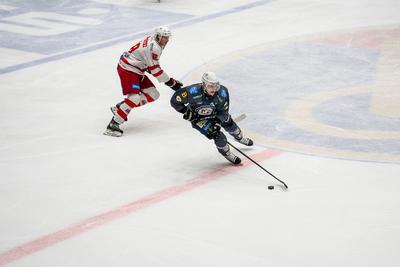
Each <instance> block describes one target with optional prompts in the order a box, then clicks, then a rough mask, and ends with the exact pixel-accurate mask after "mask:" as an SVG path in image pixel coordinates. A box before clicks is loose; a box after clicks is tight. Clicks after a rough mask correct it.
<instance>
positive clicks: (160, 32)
mask: <svg viewBox="0 0 400 267" xmlns="http://www.w3.org/2000/svg"><path fill="white" fill-rule="evenodd" d="M171 36H172V33H171V30H170V29H169V28H168V27H167V26H159V27H157V28H156V29H155V31H154V37H156V39H157V38H161V37H171Z"/></svg>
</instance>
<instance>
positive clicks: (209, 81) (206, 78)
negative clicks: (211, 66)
mask: <svg viewBox="0 0 400 267" xmlns="http://www.w3.org/2000/svg"><path fill="white" fill-rule="evenodd" d="M201 81H202V83H203V89H204V90H206V88H207V87H212V88H213V89H214V91H216V92H217V91H218V90H219V88H220V85H219V81H218V78H217V75H216V74H215V73H214V72H212V71H207V72H205V73H204V74H203V76H201Z"/></svg>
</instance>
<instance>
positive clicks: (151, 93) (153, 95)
mask: <svg viewBox="0 0 400 267" xmlns="http://www.w3.org/2000/svg"><path fill="white" fill-rule="evenodd" d="M142 92H143V93H144V94H146V98H147V102H153V101H154V100H157V99H158V98H159V97H160V92H158V91H157V89H156V88H155V87H150V88H146V89H143V90H142ZM149 97H150V99H149Z"/></svg>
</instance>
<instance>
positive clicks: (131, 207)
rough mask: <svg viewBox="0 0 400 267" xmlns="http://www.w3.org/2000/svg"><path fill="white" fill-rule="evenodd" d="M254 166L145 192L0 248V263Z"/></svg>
mask: <svg viewBox="0 0 400 267" xmlns="http://www.w3.org/2000/svg"><path fill="white" fill-rule="evenodd" d="M280 154H281V152H279V151H274V150H263V151H260V152H258V153H256V154H254V155H252V157H253V158H254V159H255V160H257V161H259V162H261V161H264V160H267V159H270V158H273V157H276V156H279V155H280ZM253 166H254V164H253V163H252V162H250V161H244V162H243V163H242V165H239V166H232V165H226V167H224V168H220V169H218V170H215V171H212V172H208V173H204V174H202V175H200V176H198V177H195V178H192V179H189V180H187V181H185V182H183V183H181V184H177V185H174V186H171V187H168V188H166V189H162V190H160V191H158V192H155V193H152V194H150V195H147V196H144V197H142V198H140V199H138V200H134V201H132V202H131V203H127V204H125V205H123V206H120V207H117V208H115V209H113V210H110V211H107V212H105V213H102V214H98V215H96V216H93V217H91V218H87V219H84V220H82V221H80V222H77V223H76V224H73V225H71V226H68V227H66V228H64V229H60V230H58V231H56V232H53V233H49V234H47V235H45V236H42V237H38V238H36V239H34V240H32V241H30V242H27V243H25V244H21V245H19V246H17V247H14V248H12V249H9V250H7V251H3V252H0V266H4V265H7V264H9V263H12V262H15V261H17V260H20V259H22V258H24V257H27V256H29V255H32V254H34V253H36V252H39V251H42V250H44V249H46V248H49V247H52V246H54V245H56V244H58V243H61V242H63V241H65V240H68V239H71V238H73V237H77V236H79V235H81V234H83V233H86V232H88V231H90V230H93V229H96V228H98V227H100V226H103V225H106V224H109V223H111V222H113V221H115V220H117V219H120V218H122V217H125V216H128V215H130V214H132V213H134V212H139V211H140V210H143V209H145V208H148V207H151V206H153V205H156V204H158V203H160V202H163V201H166V200H169V199H171V198H174V197H176V196H179V195H181V194H183V193H185V192H188V191H191V190H194V189H196V188H198V187H201V186H203V185H206V184H208V183H210V182H212V181H216V180H218V179H221V178H224V177H226V176H228V175H231V174H234V173H236V172H238V171H241V170H243V169H245V168H248V167H253Z"/></svg>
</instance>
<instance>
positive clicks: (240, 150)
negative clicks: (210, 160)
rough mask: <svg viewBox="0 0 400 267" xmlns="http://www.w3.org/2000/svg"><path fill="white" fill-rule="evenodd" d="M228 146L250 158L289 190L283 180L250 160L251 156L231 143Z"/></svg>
mask: <svg viewBox="0 0 400 267" xmlns="http://www.w3.org/2000/svg"><path fill="white" fill-rule="evenodd" d="M227 142H228V144H229V145H230V146H231V147H233V148H234V149H236V150H237V151H238V152H239V153H240V154H242V155H243V156H245V157H246V158H248V159H249V160H250V161H251V162H253V163H254V164H256V165H257V166H258V167H260V168H261V169H262V170H264V171H265V172H266V173H268V174H269V175H271V176H272V177H274V178H275V179H276V180H278V181H279V182H281V183H282V184H283V185H284V186H285V187H286V188H289V187H288V186H287V185H286V184H285V182H284V181H282V180H281V179H279V178H278V177H276V176H275V175H273V174H272V173H270V172H269V171H268V170H266V169H265V168H264V167H263V166H261V165H260V164H258V163H257V162H256V161H254V160H253V159H252V158H250V157H249V156H247V155H246V154H245V153H243V152H242V151H241V150H240V149H239V148H237V147H235V146H234V145H232V144H231V143H230V142H229V141H227Z"/></svg>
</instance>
